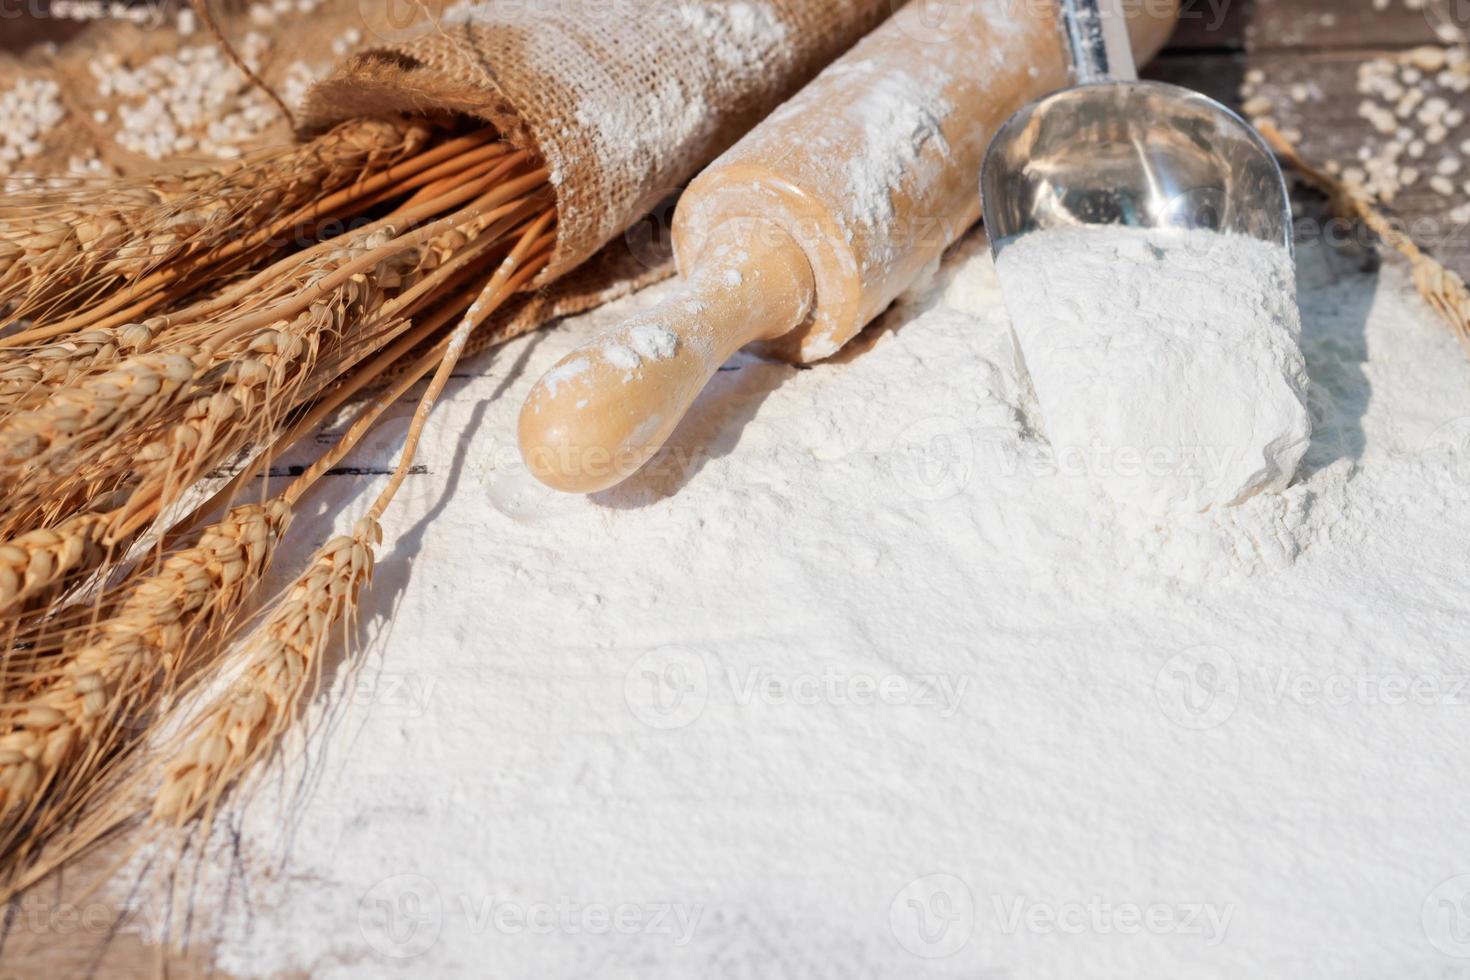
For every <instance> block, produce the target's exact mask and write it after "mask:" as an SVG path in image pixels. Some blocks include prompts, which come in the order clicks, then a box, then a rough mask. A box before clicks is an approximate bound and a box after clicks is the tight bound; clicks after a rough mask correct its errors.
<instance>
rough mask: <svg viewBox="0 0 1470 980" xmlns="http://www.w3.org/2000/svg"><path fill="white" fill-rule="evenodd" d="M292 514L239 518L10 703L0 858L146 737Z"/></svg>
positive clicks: (82, 633) (262, 511)
mask: <svg viewBox="0 0 1470 980" xmlns="http://www.w3.org/2000/svg"><path fill="white" fill-rule="evenodd" d="M290 516H291V510H290V507H289V506H287V505H286V504H284V503H283V502H280V501H273V502H271V503H268V504H264V505H256V504H251V505H246V506H243V507H239V508H236V509H235V510H233V511H231V512H230V513H229V514H228V515H227V516H226V517H225V518H224V519H223V520H221V521H220V522H219V523H217V524H215V525H213V526H211V527H209V528H207V529H205V530H204V531H203V532H202V533H201V534H200V536H199V539H198V543H197V544H195V545H194V546H193V547H190V548H186V549H183V550H181V551H179V552H177V553H175V554H173V555H170V556H169V557H168V558H166V559H165V560H164V561H163V562H162V564H161V565H160V566H159V568H158V569H157V571H155V572H153V573H151V574H148V575H146V576H144V577H142V578H141V579H139V580H138V581H136V582H135V583H133V584H132V585H131V586H129V587H127V588H126V589H124V590H123V594H122V596H121V598H120V599H119V600H118V601H117V603H116V605H115V607H114V609H113V610H112V612H111V613H110V614H109V615H108V616H107V617H106V619H105V621H104V622H102V623H101V624H100V625H98V626H96V627H83V628H81V629H78V630H76V631H75V632H74V633H73V635H71V636H69V637H68V638H67V639H66V643H65V651H66V656H65V657H64V658H63V660H62V662H61V664H60V665H59V667H58V669H57V672H56V673H55V675H54V676H52V677H50V678H47V679H45V680H42V681H40V682H38V683H37V684H36V685H35V686H34V688H35V689H34V691H33V693H32V694H31V696H30V697H29V698H28V699H27V700H25V701H20V702H12V703H8V704H5V705H3V706H0V724H3V729H4V733H3V734H0V821H3V828H4V829H3V831H0V853H7V854H9V853H11V852H13V851H14V850H15V849H16V848H17V846H19V844H20V843H21V842H22V840H23V838H24V837H25V836H26V835H34V836H44V834H45V833H46V832H47V831H49V830H50V829H52V828H53V827H54V826H55V825H57V824H58V823H59V822H60V821H61V820H63V819H64V818H65V817H66V816H67V815H69V814H71V813H72V812H73V811H74V809H75V807H74V803H75V800H76V797H77V795H78V794H84V793H85V792H86V791H87V788H88V785H89V779H88V777H89V776H91V775H93V774H94V772H95V768H96V766H97V765H98V764H101V763H103V762H104V761H105V760H107V759H108V758H110V757H111V756H112V754H113V753H115V752H116V751H117V749H118V747H119V746H120V745H122V744H124V743H126V742H127V741H128V740H130V739H134V738H137V737H140V733H141V726H140V720H139V717H138V715H137V711H136V709H137V706H138V705H139V704H142V703H146V702H147V696H148V693H149V691H150V690H151V689H152V687H153V686H154V685H156V684H157V683H158V681H159V679H160V678H162V677H165V676H167V675H169V674H170V673H172V672H176V671H179V670H183V669H185V668H186V666H187V665H186V663H185V661H184V657H183V654H184V651H187V650H189V649H190V648H191V647H193V646H195V645H202V644H204V643H205V642H206V641H207V640H208V638H209V637H210V636H212V635H215V634H218V633H220V632H222V631H223V628H224V627H225V625H226V623H225V618H226V617H228V616H230V615H232V614H233V613H234V612H236V611H237V610H238V608H239V607H240V605H241V600H242V598H243V597H244V596H246V595H248V594H249V593H250V592H251V591H253V590H254V588H255V586H256V584H257V583H258V582H259V581H260V579H261V577H262V576H263V575H264V574H265V571H266V569H267V567H268V565H269V561H270V557H271V555H272V553H273V550H274V548H273V546H274V543H275V542H276V541H277V540H279V538H280V536H281V534H283V533H284V531H285V529H286V526H287V525H288V524H289V522H290ZM89 762H90V763H91V764H88V763H89ZM43 800H45V801H47V804H48V805H45V806H43V805H42V801H43Z"/></svg>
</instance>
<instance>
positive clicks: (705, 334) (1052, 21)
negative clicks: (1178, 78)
mask: <svg viewBox="0 0 1470 980" xmlns="http://www.w3.org/2000/svg"><path fill="white" fill-rule="evenodd" d="M1138 6H1139V7H1144V8H1148V11H1147V12H1144V11H1143V10H1141V9H1140V10H1138V11H1137V12H1136V13H1135V14H1134V15H1133V16H1132V17H1130V19H1129V28H1130V33H1131V34H1132V36H1133V42H1134V45H1135V50H1136V51H1138V52H1139V53H1140V57H1148V56H1151V55H1152V54H1153V53H1154V52H1156V51H1157V50H1158V49H1159V48H1160V47H1161V46H1162V45H1163V42H1164V40H1165V39H1166V38H1167V37H1168V35H1169V32H1170V31H1171V30H1172V29H1173V25H1174V21H1175V17H1176V15H1177V4H1163V5H1161V4H1143V5H1138ZM931 13H932V11H931V9H930V5H929V4H926V3H915V4H909V5H908V6H906V7H904V8H903V9H901V10H900V11H899V12H898V13H897V14H895V15H894V16H893V17H892V18H890V19H889V21H888V22H887V23H886V24H884V25H883V26H882V27H880V28H879V29H878V30H877V31H875V32H874V33H872V34H870V35H869V36H868V37H867V38H865V39H864V40H863V41H861V42H860V43H859V44H858V45H857V46H855V47H854V48H853V49H852V50H851V51H850V52H849V53H848V54H847V55H845V56H844V57H843V58H842V59H841V60H839V61H837V62H836V63H834V64H833V65H832V66H831V67H830V68H828V69H827V70H826V71H825V72H823V73H822V74H821V75H820V76H819V77H818V78H817V79H815V80H814V81H813V82H812V83H811V84H810V85H808V86H807V87H806V88H805V89H803V90H802V92H801V93H800V94H798V95H797V96H796V97H795V98H794V99H792V100H791V101H790V102H788V103H787V104H786V105H784V106H783V107H781V108H780V109H778V110H776V112H775V113H773V114H772V115H771V116H770V117H769V118H768V119H766V121H765V122H763V123H762V124H761V125H760V126H758V127H757V128H756V129H755V130H753V131H752V132H751V133H750V134H749V135H748V136H747V137H745V139H743V140H742V141H741V142H740V143H739V144H738V145H736V146H735V147H734V148H733V149H731V150H730V151H729V152H728V153H726V154H725V155H724V156H723V157H721V158H720V159H719V160H717V161H716V162H715V163H714V164H712V165H711V166H710V167H709V169H708V170H706V171H705V172H704V173H703V174H702V175H700V177H699V178H698V179H696V180H695V181H694V183H693V184H691V185H690V186H689V188H688V189H687V190H686V191H685V192H684V194H683V196H682V198H681V199H680V203H679V207H678V210H677V212H676V214H675V217H674V229H673V230H674V249H675V255H676V257H677V259H678V263H679V268H680V270H681V271H682V272H683V274H684V276H685V281H684V283H683V284H682V286H681V287H680V288H678V289H677V290H675V291H674V293H673V294H672V295H671V296H670V297H669V298H668V299H666V300H664V301H663V302H662V303H661V304H660V305H658V306H657V307H655V308H653V309H651V310H649V311H647V312H645V313H641V314H639V315H637V316H635V317H633V318H632V319H630V320H629V321H627V322H626V323H623V324H622V325H620V326H618V327H616V328H614V329H612V330H609V331H607V332H606V333H604V334H603V335H601V336H599V337H597V338H596V339H595V340H593V341H592V342H590V343H588V344H586V345H585V346H583V347H581V348H580V349H578V350H576V351H575V352H573V353H572V354H569V355H568V356H567V357H565V358H563V359H562V360H561V361H560V362H559V363H558V364H557V365H556V366H555V367H554V368H552V370H551V371H549V372H548V373H547V374H546V376H545V377H543V378H542V379H541V380H540V381H539V382H538V383H537V384H536V386H535V388H534V389H533V390H532V392H531V394H530V396H529V397H528V398H527V400H526V404H525V406H524V408H523V409H522V411H521V417H520V447H521V453H522V455H523V456H524V458H525V460H526V463H527V465H528V466H529V468H530V469H531V471H532V472H533V473H534V474H535V475H536V476H537V478H538V479H540V480H541V481H542V482H544V483H546V484H547V485H549V486H551V487H554V488H556V489H558V490H564V491H567V492H572V493H592V492H595V491H598V490H603V489H606V488H608V487H611V486H613V485H615V484H617V483H620V482H621V481H623V480H624V479H626V478H627V477H629V476H631V475H632V474H633V473H634V472H636V471H637V470H638V469H639V467H641V466H642V465H643V464H644V463H646V462H647V461H648V460H649V458H650V457H652V456H653V454H654V453H655V452H657V451H658V449H659V448H660V447H661V446H662V445H663V444H664V442H665V440H667V439H668V437H669V436H670V435H671V434H672V433H673V431H674V428H675V427H676V426H677V425H678V424H679V421H680V419H682V418H683V417H684V414H685V412H687V411H688V409H689V406H690V405H691V404H692V403H693V401H694V399H695V397H696V396H697V395H698V394H699V392H700V391H701V390H703V388H704V386H705V385H706V384H707V383H708V382H709V380H710V378H712V377H713V376H714V373H715V372H716V371H718V370H719V368H720V365H722V364H724V363H725V362H726V361H727V360H728V359H729V358H730V356H731V355H732V354H734V353H735V352H736V351H738V350H740V349H741V348H742V347H744V346H746V345H747V344H752V343H757V342H759V343H761V344H762V345H763V347H764V348H765V350H766V351H767V352H769V353H771V354H774V355H776V356H778V357H782V358H785V359H787V360H791V361H794V362H798V363H810V362H813V361H819V360H822V359H824V358H827V357H830V356H832V355H833V354H835V353H836V352H837V351H838V350H839V349H841V347H842V345H843V344H845V343H847V341H849V340H851V339H852V338H853V337H854V336H856V335H857V334H858V332H859V331H861V330H862V329H863V327H865V326H866V325H867V324H868V323H870V322H871V321H872V320H873V319H874V318H875V317H877V316H878V314H880V313H882V312H883V311H884V310H885V309H886V308H887V307H888V306H889V304H890V303H892V302H893V300H894V299H895V298H896V297H897V296H898V295H899V294H900V293H902V292H903V291H904V290H905V289H907V288H908V287H909V286H910V285H912V284H913V282H914V281H915V280H916V279H917V277H918V276H919V274H920V273H921V272H922V271H923V270H924V269H925V267H926V266H928V265H929V264H930V263H932V262H935V261H936V260H937V259H938V258H939V257H940V255H941V254H942V253H943V251H944V250H945V248H947V247H948V246H949V245H950V244H952V243H953V242H954V241H955V240H956V239H957V238H959V236H960V235H962V234H963V233H964V232H965V231H966V230H967V229H968V228H969V227H970V226H971V225H973V224H974V223H975V222H976V221H977V220H978V219H979V217H980V198H979V180H980V165H981V162H982V161H983V159H984V154H985V149H986V147H987V146H988V145H989V142H990V139H991V136H992V135H993V134H994V132H995V130H996V129H997V128H998V127H999V126H1000V125H1001V124H1002V123H1004V122H1005V120H1006V119H1007V118H1009V117H1010V115H1011V114H1012V113H1013V112H1015V111H1016V110H1017V109H1019V108H1020V107H1021V106H1022V105H1024V104H1025V103H1027V102H1029V101H1031V100H1032V99H1034V98H1037V97H1039V96H1041V95H1044V94H1046V93H1047V92H1050V91H1054V90H1056V89H1058V88H1061V87H1063V86H1064V85H1065V84H1066V83H1067V70H1066V68H1065V58H1064V54H1063V46H1062V39H1061V33H1060V30H1059V27H1058V20H1057V12H1056V10H1055V9H1054V8H1053V6H1052V5H1051V4H1050V3H1041V2H1029V3H1026V2H1020V3H1018V2H1016V0H972V2H971V3H969V4H968V5H959V6H950V7H948V8H947V9H946V16H945V18H944V19H943V21H942V22H941V23H937V24H936V23H931V22H930V20H928V19H927V17H928V16H929V15H930V14H931Z"/></svg>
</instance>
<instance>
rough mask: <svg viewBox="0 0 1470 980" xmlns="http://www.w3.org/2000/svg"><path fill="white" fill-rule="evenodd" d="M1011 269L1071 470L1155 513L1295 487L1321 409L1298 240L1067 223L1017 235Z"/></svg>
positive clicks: (1017, 321)
mask: <svg viewBox="0 0 1470 980" xmlns="http://www.w3.org/2000/svg"><path fill="white" fill-rule="evenodd" d="M998 269H999V272H1000V275H1001V279H1002V282H1004V284H1005V287H1006V306H1007V308H1008V309H1009V311H1010V313H1011V321H1012V324H1013V327H1014V330H1015V333H1016V337H1017V342H1018V345H1019V348H1020V353H1021V355H1022V358H1023V359H1024V361H1025V364H1026V367H1027V370H1028V373H1029V374H1030V378H1031V383H1032V385H1033V387H1034V389H1035V392H1036V397H1037V401H1038V403H1039V405H1040V410H1041V421H1042V423H1043V427H1044V429H1045V432H1046V435H1047V437H1048V439H1049V441H1050V444H1051V448H1052V451H1053V452H1054V453H1055V454H1056V463H1057V466H1058V467H1060V468H1064V469H1067V470H1070V471H1073V472H1077V473H1079V474H1082V475H1085V476H1087V477H1089V478H1090V479H1092V480H1093V481H1094V482H1095V483H1096V484H1097V485H1098V486H1100V487H1102V488H1103V489H1104V490H1105V491H1106V492H1107V493H1108V494H1109V495H1110V496H1112V497H1113V498H1114V499H1115V500H1117V501H1118V502H1119V503H1123V504H1127V505H1130V506H1136V507H1137V508H1138V509H1140V510H1142V511H1146V512H1151V513H1163V512H1174V511H1179V512H1187V511H1203V510H1207V509H1209V508H1212V507H1221V506H1230V505H1233V504H1238V503H1240V502H1242V501H1244V500H1246V499H1249V498H1250V497H1252V496H1254V495H1256V494H1258V493H1264V492H1274V491H1280V490H1283V489H1285V488H1286V486H1287V485H1288V484H1289V483H1290V481H1291V479H1292V477H1293V476H1294V475H1295V473H1296V470H1297V465H1298V464H1299V463H1300V462H1301V459H1302V456H1303V455H1304V454H1305V453H1306V450H1307V444H1308V442H1309V440H1310V437H1311V419H1310V416H1309V415H1308V411H1307V374H1306V363H1305V361H1304V360H1303V358H1302V352H1301V346H1300V336H1301V317H1300V313H1299V312H1298V309H1297V299H1296V278H1295V269H1294V268H1293V265H1292V259H1291V255H1290V253H1288V252H1287V250H1286V249H1285V248H1281V247H1277V246H1273V245H1271V244H1269V243H1266V242H1262V241H1258V240H1256V239H1253V238H1246V237H1243V236H1238V235H1222V234H1219V233H1217V232H1212V231H1187V232H1186V231H1179V230H1171V229H1166V230H1146V229H1137V228H1124V227H1112V226H1110V227H1095V228H1067V229H1059V230H1053V231H1043V232H1036V233H1033V234H1030V235H1025V236H1022V237H1021V238H1019V239H1016V240H1015V241H1013V242H1011V243H1010V244H1008V245H1007V246H1006V247H1005V248H1004V249H1002V250H1001V252H1000V257H999V260H998Z"/></svg>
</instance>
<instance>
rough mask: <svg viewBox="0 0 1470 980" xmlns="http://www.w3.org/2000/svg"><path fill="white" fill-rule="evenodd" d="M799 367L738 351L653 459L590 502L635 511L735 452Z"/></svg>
mask: <svg viewBox="0 0 1470 980" xmlns="http://www.w3.org/2000/svg"><path fill="white" fill-rule="evenodd" d="M802 370H807V369H806V368H798V367H793V366H792V365H790V364H786V363H784V362H781V361H774V360H768V359H765V358H762V357H759V356H756V355H754V354H750V353H742V354H737V355H736V356H735V358H734V359H733V360H731V361H730V363H729V364H726V365H725V366H724V367H722V368H721V369H720V370H719V373H717V374H716V375H715V377H714V378H713V379H712V380H711V381H710V383H709V386H708V387H707V388H705V390H704V391H703V392H701V393H700V395H699V397H698V398H697V399H696V400H695V402H694V405H693V407H692V408H690V410H689V414H688V415H686V416H684V420H683V421H682V422H680V423H679V426H678V428H676V429H675V430H674V434H673V436H672V437H670V439H669V441H668V443H667V444H666V445H665V446H664V447H663V448H662V449H660V450H659V451H658V453H657V454H655V455H654V457H653V459H651V460H649V461H648V464H647V465H646V466H644V467H643V468H642V469H641V470H639V471H638V472H637V473H635V474H633V476H632V477H630V478H629V479H628V480H626V481H625V482H623V483H621V484H619V485H618V486H616V487H613V488H612V489H611V490H604V491H603V492H601V493H596V494H593V495H592V500H593V501H595V502H596V503H597V504H598V505H600V506H602V507H608V508H610V509H613V510H638V509H640V508H643V507H648V506H651V505H653V504H656V503H658V502H659V501H661V500H665V499H667V498H669V497H672V496H673V495H674V494H676V493H678V492H679V491H680V490H682V489H683V488H684V486H685V485H686V484H688V482H689V481H690V480H692V479H693V478H694V476H695V475H696V474H697V473H699V471H700V470H702V469H704V467H705V465H706V464H707V463H709V462H710V461H711V460H715V459H719V458H721V457H723V456H728V455H730V453H732V452H734V451H735V448H736V447H737V446H739V445H740V438H741V436H742V435H743V434H744V432H745V427H746V425H748V424H749V423H750V421H751V420H752V419H754V418H755V416H756V413H757V412H758V411H760V407H761V404H762V403H764V402H765V400H766V399H767V398H769V397H770V395H771V393H772V392H774V391H775V390H776V389H777V388H779V387H780V386H781V385H782V383H783V382H785V381H786V380H788V379H789V378H791V377H793V376H794V375H795V374H796V373H797V372H798V371H802ZM818 370H819V369H818Z"/></svg>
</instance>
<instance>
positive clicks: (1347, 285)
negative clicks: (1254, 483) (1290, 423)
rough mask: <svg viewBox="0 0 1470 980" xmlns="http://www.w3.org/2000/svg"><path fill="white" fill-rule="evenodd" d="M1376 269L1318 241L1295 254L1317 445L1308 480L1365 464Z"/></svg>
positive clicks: (1372, 261) (1369, 256)
mask: <svg viewBox="0 0 1470 980" xmlns="http://www.w3.org/2000/svg"><path fill="white" fill-rule="evenodd" d="M1378 271H1379V261H1378V257H1377V255H1376V254H1375V253H1373V252H1370V251H1357V250H1353V251H1349V250H1345V249H1336V248H1333V247H1331V246H1329V245H1327V244H1326V243H1324V242H1322V241H1320V240H1317V241H1310V242H1305V243H1302V244H1300V245H1299V246H1298V250H1297V278H1298V286H1299V291H1300V294H1301V306H1302V353H1303V354H1304V355H1305V357H1306V361H1307V375H1308V376H1309V378H1310V379H1311V389H1310V391H1309V392H1308V403H1309V407H1310V409H1311V413H1312V427H1313V430H1312V442H1311V444H1310V445H1309V446H1308V447H1307V455H1306V458H1305V459H1304V460H1303V462H1302V468H1301V473H1300V478H1301V479H1305V478H1307V477H1309V476H1311V475H1312V474H1313V473H1316V472H1318V471H1319V470H1323V469H1326V468H1327V467H1329V466H1331V465H1332V464H1333V463H1335V462H1337V461H1338V460H1341V459H1346V460H1349V461H1353V462H1356V461H1357V460H1359V459H1361V458H1362V456H1363V450H1364V449H1365V448H1366V437H1365V436H1364V434H1363V416H1364V414H1365V413H1366V412H1367V410H1368V403H1369V401H1370V400H1371V399H1372V397H1373V385H1372V382H1371V381H1369V379H1368V375H1367V373H1366V371H1365V370H1364V364H1365V363H1366V362H1367V360H1368V340H1367V333H1366V330H1367V323H1368V316H1369V313H1370V312H1371V311H1372V308H1373V300H1374V297H1375V296H1376V295H1377V292H1378V285H1379V281H1378Z"/></svg>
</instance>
